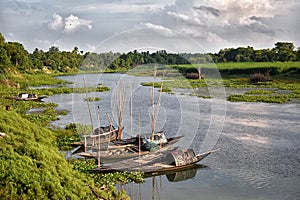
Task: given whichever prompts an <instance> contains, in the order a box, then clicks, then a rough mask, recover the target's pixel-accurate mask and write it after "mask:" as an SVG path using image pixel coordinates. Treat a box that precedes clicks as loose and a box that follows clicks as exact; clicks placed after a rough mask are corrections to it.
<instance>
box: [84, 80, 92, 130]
mask: <svg viewBox="0 0 300 200" xmlns="http://www.w3.org/2000/svg"><path fill="white" fill-rule="evenodd" d="M83 84H84V87H85V97H86V99H88V89H87V87H86V83H85V79H84V77H83ZM86 102H87V105H88V110H89V115H90V120H91V125H92V130H94V124H93V118H92V113H91V109H90V103H89V101H86Z"/></svg>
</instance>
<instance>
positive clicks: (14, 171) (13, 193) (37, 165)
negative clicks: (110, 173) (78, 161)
mask: <svg viewBox="0 0 300 200" xmlns="http://www.w3.org/2000/svg"><path fill="white" fill-rule="evenodd" d="M16 122H17V123H16ZM0 132H3V133H5V134H6V135H7V136H6V137H4V138H0V147H1V151H0V159H1V164H0V185H1V187H0V198H1V199H94V196H93V194H92V192H91V190H90V189H89V187H88V185H90V184H91V185H93V181H91V180H87V179H86V178H85V177H84V176H83V175H81V174H80V173H79V172H77V171H74V170H73V169H72V166H71V165H70V164H68V163H67V161H66V160H65V159H64V156H63V155H62V154H60V153H59V152H58V149H57V147H56V146H55V145H54V141H55V140H56V135H55V134H54V133H53V132H52V131H50V130H48V129H46V128H43V127H40V126H38V125H36V124H34V123H31V122H30V121H28V120H26V119H24V118H22V117H20V116H19V115H18V114H17V113H15V112H13V111H10V112H8V111H5V110H3V109H0Z"/></svg>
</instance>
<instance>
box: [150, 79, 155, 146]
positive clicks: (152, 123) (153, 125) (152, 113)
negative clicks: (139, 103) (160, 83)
mask: <svg viewBox="0 0 300 200" xmlns="http://www.w3.org/2000/svg"><path fill="white" fill-rule="evenodd" d="M151 105H152V110H151V125H152V130H151V141H153V140H154V128H155V121H154V83H153V87H152V90H151Z"/></svg>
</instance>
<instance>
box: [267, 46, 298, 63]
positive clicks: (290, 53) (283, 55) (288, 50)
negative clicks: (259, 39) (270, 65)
mask: <svg viewBox="0 0 300 200" xmlns="http://www.w3.org/2000/svg"><path fill="white" fill-rule="evenodd" d="M294 49H295V46H294V44H293V43H291V42H277V43H276V44H275V48H274V49H273V50H274V51H275V55H276V56H275V59H276V61H281V62H284V61H295V60H296V52H295V51H294Z"/></svg>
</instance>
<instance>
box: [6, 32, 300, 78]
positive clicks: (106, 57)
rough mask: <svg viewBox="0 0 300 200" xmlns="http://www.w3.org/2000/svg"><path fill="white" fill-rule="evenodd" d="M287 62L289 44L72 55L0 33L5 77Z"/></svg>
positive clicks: (299, 53)
mask: <svg viewBox="0 0 300 200" xmlns="http://www.w3.org/2000/svg"><path fill="white" fill-rule="evenodd" d="M276 61H280V62H286V61H300V48H299V47H298V48H297V49H296V48H295V46H294V44H293V43H290V42H277V43H276V44H275V47H274V48H273V49H258V50H255V49H254V48H253V47H238V48H226V49H221V50H220V51H219V52H218V53H206V54H200V53H193V54H192V53H168V52H166V51H165V50H160V51H156V52H152V53H150V52H149V51H146V52H138V51H136V50H134V51H132V52H128V53H113V52H108V53H93V52H86V53H84V52H83V51H79V49H78V47H74V49H73V50H72V51H71V52H68V51H60V50H59V48H58V47H50V48H49V50H48V51H43V50H40V49H38V48H36V49H35V50H34V51H33V52H32V53H29V52H28V51H27V50H26V49H25V48H24V46H23V45H22V44H20V43H18V42H6V41H5V38H4V37H3V36H2V34H1V33H0V72H1V74H5V73H6V72H8V71H11V70H12V69H16V70H20V71H25V72H34V71H43V72H46V73H51V72H62V73H65V72H76V71H78V70H79V69H80V70H89V71H91V70H97V71H99V70H104V69H106V68H108V69H111V70H118V69H131V68H134V67H136V66H138V65H142V64H149V63H159V64H166V65H178V64H190V63H192V64H200V63H211V62H215V63H220V62H276Z"/></svg>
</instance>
